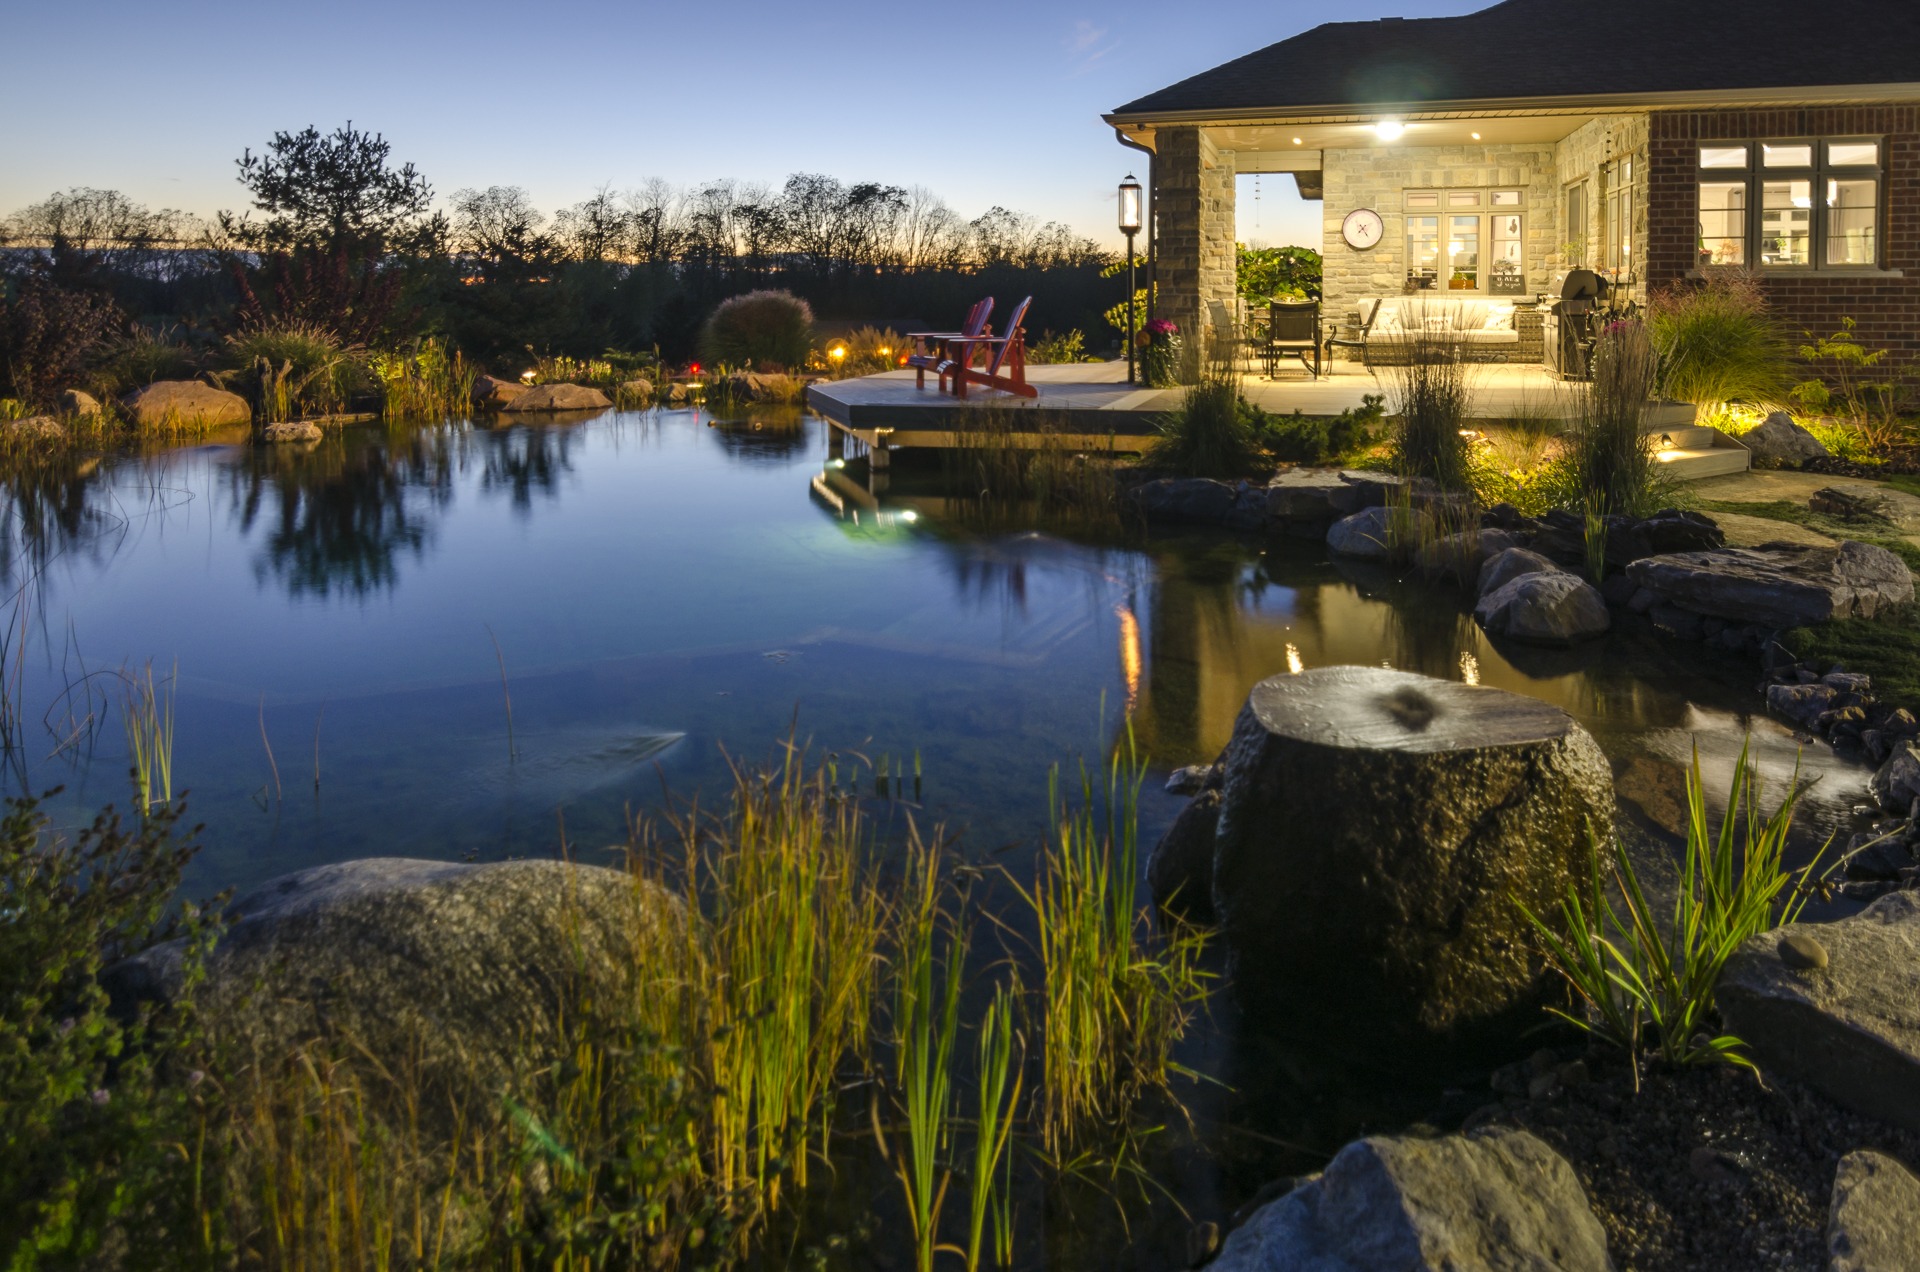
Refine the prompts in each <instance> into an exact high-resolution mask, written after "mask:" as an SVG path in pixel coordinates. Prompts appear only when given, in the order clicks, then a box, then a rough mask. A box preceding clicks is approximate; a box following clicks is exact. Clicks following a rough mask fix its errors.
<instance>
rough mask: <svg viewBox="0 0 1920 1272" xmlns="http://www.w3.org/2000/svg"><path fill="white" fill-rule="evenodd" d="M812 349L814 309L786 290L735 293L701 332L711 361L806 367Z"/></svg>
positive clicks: (757, 367) (762, 366) (755, 366)
mask: <svg viewBox="0 0 1920 1272" xmlns="http://www.w3.org/2000/svg"><path fill="white" fill-rule="evenodd" d="M812 348H813V309H812V308H811V307H810V306H809V305H808V304H807V302H806V301H804V300H801V299H800V298H799V297H798V296H795V295H794V294H793V293H792V292H785V291H774V290H770V289H769V290H762V291H751V292H747V293H746V294H744V295H741V296H731V297H729V298H727V299H726V300H723V301H721V302H720V306H719V308H717V309H715V310H714V311H713V313H712V315H711V316H710V317H708V319H707V323H706V326H705V327H704V328H703V329H702V330H701V333H700V350H701V353H702V354H703V355H704V356H705V357H706V359H707V360H708V361H709V362H714V363H723V364H725V365H727V366H733V367H750V368H752V369H754V370H763V369H764V370H773V371H787V370H791V369H793V368H795V367H803V366H805V365H806V362H807V354H808V352H809V351H810V350H811V349H812Z"/></svg>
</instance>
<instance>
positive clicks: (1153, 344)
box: [1138, 318, 1180, 389]
mask: <svg viewBox="0 0 1920 1272" xmlns="http://www.w3.org/2000/svg"><path fill="white" fill-rule="evenodd" d="M1138 341H1139V344H1140V377H1141V379H1142V380H1144V381H1145V382H1146V384H1147V387H1149V388H1154V389H1164V388H1168V387H1170V386H1172V385H1175V384H1178V383H1179V382H1180V380H1179V376H1180V328H1179V327H1178V326H1176V325H1174V324H1173V323H1172V322H1170V321H1168V320H1167V319H1165V318H1155V319H1153V320H1151V321H1150V322H1148V323H1147V325H1146V329H1145V330H1143V331H1142V332H1141V333H1140V335H1139V337H1138Z"/></svg>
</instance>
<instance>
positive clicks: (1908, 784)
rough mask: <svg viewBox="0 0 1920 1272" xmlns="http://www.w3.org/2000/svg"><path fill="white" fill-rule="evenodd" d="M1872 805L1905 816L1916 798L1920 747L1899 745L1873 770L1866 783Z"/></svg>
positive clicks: (1919, 788)
mask: <svg viewBox="0 0 1920 1272" xmlns="http://www.w3.org/2000/svg"><path fill="white" fill-rule="evenodd" d="M1870 785H1871V786H1872V788H1873V798H1874V802H1875V803H1877V804H1879V805H1880V807H1881V808H1883V809H1885V810H1886V811H1887V812H1889V813H1899V814H1900V815H1901V816H1905V815H1906V814H1907V813H1908V812H1910V811H1912V809H1913V801H1914V800H1916V799H1920V747H1916V746H1915V745H1914V744H1913V743H1911V742H1902V743H1900V744H1899V745H1898V746H1896V747H1894V748H1893V753H1892V754H1891V755H1889V756H1887V758H1886V762H1885V763H1883V764H1881V766H1880V767H1879V768H1878V769H1876V770H1875V771H1874V774H1873V780H1872V782H1871V783H1870Z"/></svg>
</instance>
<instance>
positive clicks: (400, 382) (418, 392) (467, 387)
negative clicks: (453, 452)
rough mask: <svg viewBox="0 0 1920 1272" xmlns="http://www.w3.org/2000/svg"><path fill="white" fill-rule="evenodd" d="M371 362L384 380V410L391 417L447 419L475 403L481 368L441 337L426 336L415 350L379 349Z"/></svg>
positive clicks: (374, 373) (464, 411)
mask: <svg viewBox="0 0 1920 1272" xmlns="http://www.w3.org/2000/svg"><path fill="white" fill-rule="evenodd" d="M367 366H368V369H369V370H371V371H372V372H373V375H374V378H375V379H376V380H378V381H379V382H380V389H381V392H382V394H383V397H384V406H383V413H384V414H385V416H386V418H388V419H390V420H394V419H407V420H432V421H437V420H444V419H448V418H452V417H458V416H462V415H465V414H466V413H467V412H468V411H469V410H471V409H472V407H473V382H474V381H475V380H476V379H478V378H479V371H478V368H476V367H475V366H474V365H473V364H472V363H471V362H468V361H467V360H466V358H465V357H464V356H462V355H461V353H460V351H459V350H457V349H454V350H451V351H450V350H449V349H448V347H447V345H446V344H445V343H443V342H442V341H440V340H437V339H427V340H422V341H420V342H419V343H418V344H417V345H415V346H414V348H413V349H412V350H411V351H400V352H393V353H375V354H373V355H372V356H370V357H369V358H368V360H367Z"/></svg>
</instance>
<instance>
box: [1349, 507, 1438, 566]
mask: <svg viewBox="0 0 1920 1272" xmlns="http://www.w3.org/2000/svg"><path fill="white" fill-rule="evenodd" d="M1427 524H1428V521H1427V516H1426V514H1425V513H1422V512H1417V511H1410V510H1408V509H1406V508H1390V507H1388V506H1386V505H1385V504H1375V505H1373V506H1372V507H1370V508H1362V509H1361V510H1360V511H1359V512H1356V513H1354V514H1353V515H1352V516H1350V517H1342V518H1341V519H1340V520H1338V521H1336V522H1334V523H1333V524H1332V525H1331V526H1329V527H1328V528H1327V549H1328V551H1330V552H1333V553H1335V554H1336V555H1338V556H1344V557H1353V558H1355V559H1357V560H1361V561H1384V560H1386V559H1387V558H1388V557H1389V556H1392V555H1394V554H1395V553H1396V552H1397V551H1398V550H1399V549H1400V548H1401V547H1402V546H1403V545H1404V544H1410V543H1414V542H1418V541H1419V540H1420V539H1422V538H1426V537H1427V533H1426V527H1427Z"/></svg>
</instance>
